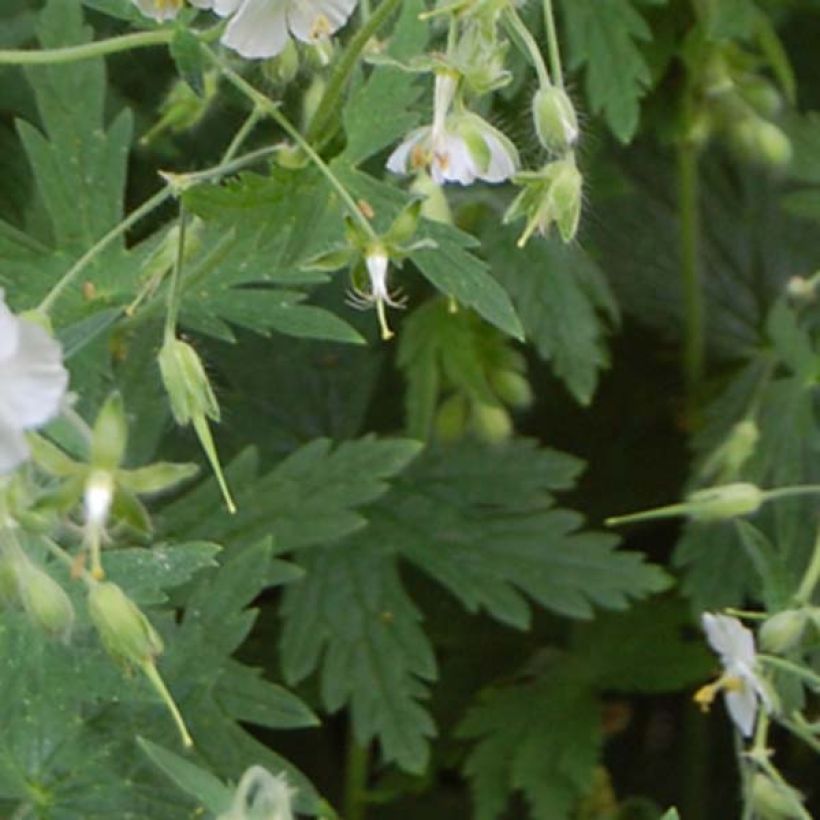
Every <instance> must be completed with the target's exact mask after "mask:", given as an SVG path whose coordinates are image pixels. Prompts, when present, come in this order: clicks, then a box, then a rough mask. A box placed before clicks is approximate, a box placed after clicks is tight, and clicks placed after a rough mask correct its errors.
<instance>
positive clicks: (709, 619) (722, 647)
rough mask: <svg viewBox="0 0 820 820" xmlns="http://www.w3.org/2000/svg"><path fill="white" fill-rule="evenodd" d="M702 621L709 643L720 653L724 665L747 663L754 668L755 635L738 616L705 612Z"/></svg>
mask: <svg viewBox="0 0 820 820" xmlns="http://www.w3.org/2000/svg"><path fill="white" fill-rule="evenodd" d="M702 622H703V629H704V631H705V632H706V637H707V639H708V640H709V645H710V646H711V647H712V649H714V650H715V652H717V653H718V654H719V655H720V660H721V663H722V664H723V665H724V666H726V667H729V666H732V665H735V664H745V665H746V666H748V667H749V668H750V669H752V668H754V665H755V640H754V635H752V633H751V631H750V630H748V629H746V627H745V626H743V624H742V623H741V622H740V621H739V620H738V619H737V618H732V617H730V616H729V615H712V614H711V613H709V612H704V613H703V618H702Z"/></svg>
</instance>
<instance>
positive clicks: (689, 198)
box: [678, 141, 705, 423]
mask: <svg viewBox="0 0 820 820" xmlns="http://www.w3.org/2000/svg"><path fill="white" fill-rule="evenodd" d="M678 215H679V220H680V265H681V285H682V288H683V306H684V343H683V373H684V378H685V381H686V393H687V404H688V410H689V421H690V423H691V422H692V420H693V412H694V410H695V408H696V406H697V399H698V394H699V392H700V386H701V381H702V379H703V369H704V358H705V337H704V304H703V286H702V282H701V275H700V267H699V264H698V235H699V209H698V149H697V147H696V146H694V145H692V144H691V143H688V142H686V141H684V142H681V143H680V145H679V146H678Z"/></svg>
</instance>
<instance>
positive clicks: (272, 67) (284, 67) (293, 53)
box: [262, 38, 299, 85]
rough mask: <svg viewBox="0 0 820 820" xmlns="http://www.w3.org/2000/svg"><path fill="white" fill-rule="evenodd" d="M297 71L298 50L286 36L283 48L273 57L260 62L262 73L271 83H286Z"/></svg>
mask: <svg viewBox="0 0 820 820" xmlns="http://www.w3.org/2000/svg"><path fill="white" fill-rule="evenodd" d="M298 73H299V51H298V49H297V48H296V43H294V42H293V40H291V39H290V38H288V41H287V43H286V44H285V47H284V49H283V50H282V51H281V52H280V53H279V54H277V55H276V57H274V58H273V59H270V60H265V61H264V62H263V63H262V74H263V75H264V76H265V78H266V79H268V80H269V81H270V82H272V83H276V84H277V85H287V84H288V83H289V82H291V81H292V80H293V79H294V78H295V77H296V75H297V74H298Z"/></svg>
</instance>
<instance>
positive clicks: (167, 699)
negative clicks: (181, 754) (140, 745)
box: [142, 661, 194, 749]
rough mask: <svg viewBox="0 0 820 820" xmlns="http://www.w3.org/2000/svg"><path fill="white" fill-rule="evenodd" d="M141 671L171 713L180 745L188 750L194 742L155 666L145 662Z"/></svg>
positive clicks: (152, 663) (150, 662) (151, 662)
mask: <svg viewBox="0 0 820 820" xmlns="http://www.w3.org/2000/svg"><path fill="white" fill-rule="evenodd" d="M142 671H143V672H144V673H145V677H147V678H148V680H149V681H150V682H151V685H152V686H153V687H154V689H155V690H156V691H157V694H158V695H159V696H160V698H161V699H162V702H163V703H164V704H165V706H166V707H167V709H168V711H169V712H170V713H171V717H172V718H173V719H174V723H175V724H176V726H177V730H178V731H179V737H180V740H181V741H182V745H183V746H184V747H185V748H186V749H190V748H191V747H192V746H193V745H194V741H193V739H192V738H191V735H190V734H189V733H188V727H187V726H186V725H185V721H184V720H183V718H182V714H181V712H180V711H179V708H178V707H177V705H176V703H174V699H173V697H171V693H170V692H169V691H168V687H167V686H166V685H165V681H164V680H163V679H162V675H160V673H159V672H158V671H157V668H156V666H154V662H153V661H145V663H143V664H142Z"/></svg>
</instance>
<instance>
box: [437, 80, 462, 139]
mask: <svg viewBox="0 0 820 820" xmlns="http://www.w3.org/2000/svg"><path fill="white" fill-rule="evenodd" d="M457 85H458V81H457V80H456V78H455V77H454V76H453V75H452V74H451V73H450V72H449V71H448V72H442V73H438V74H436V80H435V85H434V90H433V134H434V135H437V136H440V135H441V134H442V132H443V131H444V123H445V121H446V119H447V115H448V114H449V113H450V106H451V105H452V104H453V98H454V97H455V94H456V86H457Z"/></svg>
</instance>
